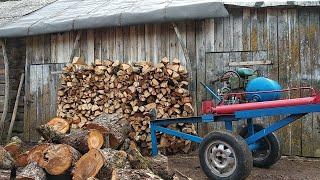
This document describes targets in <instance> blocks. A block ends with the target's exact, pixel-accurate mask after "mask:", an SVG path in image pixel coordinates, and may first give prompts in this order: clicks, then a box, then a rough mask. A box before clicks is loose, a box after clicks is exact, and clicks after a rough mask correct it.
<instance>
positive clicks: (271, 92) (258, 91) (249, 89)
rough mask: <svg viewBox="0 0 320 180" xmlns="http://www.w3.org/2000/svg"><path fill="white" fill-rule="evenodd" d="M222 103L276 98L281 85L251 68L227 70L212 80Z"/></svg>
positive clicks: (279, 94)
mask: <svg viewBox="0 0 320 180" xmlns="http://www.w3.org/2000/svg"><path fill="white" fill-rule="evenodd" d="M212 84H213V85H214V86H215V87H216V89H217V93H218V95H219V96H220V97H221V99H222V100H223V104H239V103H246V102H262V101H273V100H278V99H280V97H281V90H282V87H281V86H280V85H279V83H278V82H276V81H274V80H271V79H269V78H266V77H262V76H261V75H260V73H259V72H258V71H255V70H253V69H251V68H238V69H236V70H235V71H227V72H225V73H224V74H223V75H221V76H220V77H219V78H218V79H216V80H214V81H212Z"/></svg>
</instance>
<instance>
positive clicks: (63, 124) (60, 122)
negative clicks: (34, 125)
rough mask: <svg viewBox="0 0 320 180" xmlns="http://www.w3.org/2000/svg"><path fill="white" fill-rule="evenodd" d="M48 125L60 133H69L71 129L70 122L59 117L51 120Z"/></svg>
mask: <svg viewBox="0 0 320 180" xmlns="http://www.w3.org/2000/svg"><path fill="white" fill-rule="evenodd" d="M47 125H49V126H51V127H52V128H53V129H54V130H55V131H57V132H59V133H67V132H68V131H69V128H70V125H69V122H68V121H66V120H65V119H62V118H59V117H55V118H53V119H51V120H50V121H49V122H47Z"/></svg>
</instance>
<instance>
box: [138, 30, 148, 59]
mask: <svg viewBox="0 0 320 180" xmlns="http://www.w3.org/2000/svg"><path fill="white" fill-rule="evenodd" d="M137 36H138V50H137V51H138V52H137V53H138V54H137V59H136V60H138V61H145V60H146V50H145V40H144V37H145V35H144V25H138V26H137Z"/></svg>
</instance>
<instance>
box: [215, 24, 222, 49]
mask: <svg viewBox="0 0 320 180" xmlns="http://www.w3.org/2000/svg"><path fill="white" fill-rule="evenodd" d="M223 30H224V29H223V18H216V19H215V20H214V38H215V39H214V52H222V51H223V38H224V36H223V35H224V33H223Z"/></svg>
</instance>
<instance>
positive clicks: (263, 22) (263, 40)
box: [257, 8, 267, 51]
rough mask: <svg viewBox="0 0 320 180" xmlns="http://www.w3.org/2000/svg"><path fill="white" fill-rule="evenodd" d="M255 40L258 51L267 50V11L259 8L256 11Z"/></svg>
mask: <svg viewBox="0 0 320 180" xmlns="http://www.w3.org/2000/svg"><path fill="white" fill-rule="evenodd" d="M257 19H258V21H257V23H258V24H257V28H258V31H257V35H258V37H257V40H258V50H260V51H265V50H267V27H266V26H267V9H266V8H259V9H257Z"/></svg>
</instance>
